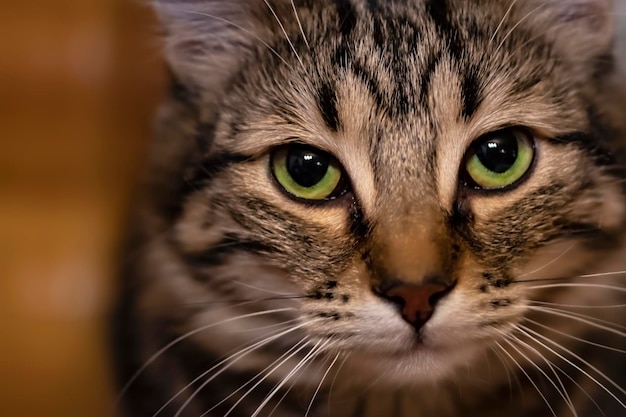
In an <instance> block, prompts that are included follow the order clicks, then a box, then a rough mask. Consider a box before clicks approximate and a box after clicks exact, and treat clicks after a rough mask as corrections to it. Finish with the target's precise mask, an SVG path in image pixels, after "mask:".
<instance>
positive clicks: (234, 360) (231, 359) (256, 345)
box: [152, 323, 306, 417]
mask: <svg viewBox="0 0 626 417" xmlns="http://www.w3.org/2000/svg"><path fill="white" fill-rule="evenodd" d="M303 325H306V324H305V323H302V325H300V326H296V327H292V328H289V329H287V330H285V331H282V332H280V333H278V334H275V335H272V336H269V337H266V338H264V339H262V340H261V341H259V342H256V343H253V344H252V345H250V346H248V347H246V348H244V349H241V350H239V351H237V352H235V353H234V354H232V355H230V356H228V357H226V358H225V359H223V360H221V361H219V362H218V363H217V364H215V365H213V366H212V367H211V368H209V369H208V370H206V371H204V372H202V373H201V374H200V375H198V376H197V377H196V378H194V379H193V381H191V382H190V383H189V384H187V385H186V386H185V387H183V388H182V389H181V390H179V391H178V392H177V393H176V394H175V395H174V396H173V397H171V398H170V399H169V400H168V401H167V402H166V403H165V404H164V405H163V406H162V407H161V408H160V409H159V410H158V411H157V412H156V413H155V414H154V415H153V416H152V417H156V416H157V415H158V414H159V413H160V412H161V411H163V410H164V409H165V408H166V407H167V406H168V405H170V404H171V403H172V401H174V400H175V399H176V398H177V397H178V396H180V395H181V394H182V393H183V392H185V391H186V390H187V388H189V387H190V386H192V385H193V384H195V383H196V382H198V381H199V380H201V379H202V378H204V377H205V376H207V375H208V374H210V373H211V372H213V371H214V370H215V369H216V368H218V367H219V366H222V365H223V364H225V363H227V362H230V363H228V364H227V365H226V366H224V367H223V368H222V369H220V370H219V371H217V372H216V373H215V374H213V375H212V376H211V377H210V378H208V379H207V380H205V381H204V382H203V383H202V384H201V385H200V386H199V387H198V388H197V389H196V390H194V392H193V393H192V394H191V395H190V396H189V398H188V399H187V400H186V401H185V402H184V403H183V404H182V405H181V407H180V409H179V410H178V412H177V413H176V415H179V414H180V413H182V411H183V409H184V408H185V407H187V405H188V404H189V403H190V402H191V401H192V400H193V399H194V398H195V397H196V395H197V394H198V393H199V392H200V391H202V389H204V387H206V386H207V385H208V384H209V383H210V382H211V381H213V380H214V379H215V378H217V377H218V376H219V375H221V374H222V373H223V372H224V371H226V370H227V369H229V368H230V367H231V366H232V365H234V364H235V363H237V362H238V361H239V360H240V359H242V358H244V357H246V356H247V355H248V354H249V353H251V352H253V351H255V350H256V349H258V348H260V347H263V346H265V345H267V344H268V343H270V342H273V341H274V340H276V339H278V338H280V337H282V336H285V335H286V334H289V333H291V332H293V331H295V330H297V329H299V328H301V327H303Z"/></svg>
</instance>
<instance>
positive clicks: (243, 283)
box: [230, 279, 293, 297]
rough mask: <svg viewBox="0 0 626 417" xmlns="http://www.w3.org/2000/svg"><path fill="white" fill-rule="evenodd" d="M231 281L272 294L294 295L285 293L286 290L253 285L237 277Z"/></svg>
mask: <svg viewBox="0 0 626 417" xmlns="http://www.w3.org/2000/svg"><path fill="white" fill-rule="evenodd" d="M230 282H232V283H235V284H238V285H241V286H243V287H248V288H251V289H253V290H258V291H264V292H268V293H270V294H276V295H281V296H283V297H293V294H288V293H284V292H279V291H273V290H268V289H266V288H261V287H257V286H256V285H251V284H248V283H245V282H241V281H238V280H236V279H233V280H231V281H230Z"/></svg>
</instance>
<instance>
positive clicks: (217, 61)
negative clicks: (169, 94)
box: [152, 0, 284, 103]
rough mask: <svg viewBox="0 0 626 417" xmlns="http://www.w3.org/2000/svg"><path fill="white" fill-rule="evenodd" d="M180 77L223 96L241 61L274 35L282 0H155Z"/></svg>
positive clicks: (211, 96)
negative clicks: (272, 11) (275, 15)
mask: <svg viewBox="0 0 626 417" xmlns="http://www.w3.org/2000/svg"><path fill="white" fill-rule="evenodd" d="M152 3H153V5H154V8H155V10H156V13H157V16H158V18H159V20H160V21H161V24H162V26H163V28H164V31H165V55H166V59H167V61H168V63H169V65H170V67H171V69H172V72H173V73H174V75H175V76H176V77H177V78H178V81H179V82H181V83H182V84H184V85H186V86H188V87H189V88H192V89H194V90H196V91H198V90H199V93H201V94H202V95H203V99H204V101H205V103H206V102H207V101H208V102H211V101H213V100H217V98H218V97H219V96H220V95H221V93H222V92H223V89H224V88H225V87H226V86H227V85H228V82H229V80H230V79H231V77H232V76H233V74H236V73H237V71H238V68H239V66H240V65H241V63H242V62H243V61H244V60H245V59H246V58H248V57H249V56H250V54H251V53H252V51H253V50H254V49H255V48H258V47H259V45H263V43H264V42H267V40H268V39H270V37H271V36H272V33H273V32H274V31H275V30H276V29H275V21H274V20H272V18H273V15H272V14H271V10H270V7H271V8H272V10H274V11H275V12H276V13H280V12H281V9H284V6H283V5H282V4H281V3H284V2H283V1H282V0H271V1H268V2H267V3H266V2H265V1H264V0H152Z"/></svg>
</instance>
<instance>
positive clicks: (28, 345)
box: [0, 0, 164, 417]
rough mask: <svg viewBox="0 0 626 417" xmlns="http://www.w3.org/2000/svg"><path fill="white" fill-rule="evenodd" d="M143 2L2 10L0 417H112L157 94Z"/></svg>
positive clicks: (112, 0)
mask: <svg viewBox="0 0 626 417" xmlns="http://www.w3.org/2000/svg"><path fill="white" fill-rule="evenodd" d="M144 3H145V4H144ZM148 3H149V2H148V1H147V0H145V1H144V0H54V1H52V0H27V1H25V0H1V1H0V143H1V147H0V416H3V417H5V416H6V417H9V416H19V417H31V416H33V417H34V416H43V417H57V416H58V417H61V416H63V417H100V416H110V415H111V412H110V411H111V395H110V392H111V387H110V367H109V366H108V365H107V362H106V361H107V360H108V358H107V352H106V347H107V343H106V340H105V334H104V332H103V324H104V323H105V320H106V314H107V310H108V303H109V300H110V297H111V294H112V292H111V290H112V284H113V280H112V269H113V266H114V262H113V260H114V255H115V253H114V251H115V248H116V243H117V241H118V239H119V235H120V231H121V227H120V225H121V224H122V223H123V221H124V209H125V204H126V201H127V200H128V198H129V195H130V192H131V187H132V184H133V183H134V180H135V177H136V176H137V174H138V170H139V168H140V167H139V163H140V160H141V154H142V150H143V149H144V147H145V145H146V143H147V140H148V139H149V136H150V124H151V119H152V114H153V110H154V107H155V105H156V103H157V102H158V100H159V95H160V94H161V92H162V91H163V79H164V77H163V72H162V70H163V65H162V62H161V60H160V54H159V49H160V48H159V38H158V27H157V26H156V24H155V22H154V21H153V20H152V15H151V12H150V10H149V9H148V7H147V5H148Z"/></svg>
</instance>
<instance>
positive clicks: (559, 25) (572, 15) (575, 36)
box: [522, 0, 614, 62]
mask: <svg viewBox="0 0 626 417" xmlns="http://www.w3.org/2000/svg"><path fill="white" fill-rule="evenodd" d="M523 4H524V6H523V7H524V14H523V17H522V18H523V19H529V20H531V21H534V22H537V24H539V25H541V26H540V27H538V30H543V32H544V33H546V34H547V35H548V36H550V37H552V38H553V39H554V40H555V43H556V45H557V46H558V47H559V48H560V49H561V52H562V53H563V54H565V56H568V57H570V58H571V59H572V60H574V61H578V62H584V61H588V60H592V59H594V58H597V57H600V56H606V55H607V53H609V52H610V50H611V47H612V44H613V30H614V11H613V0H530V1H525V2H523Z"/></svg>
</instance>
